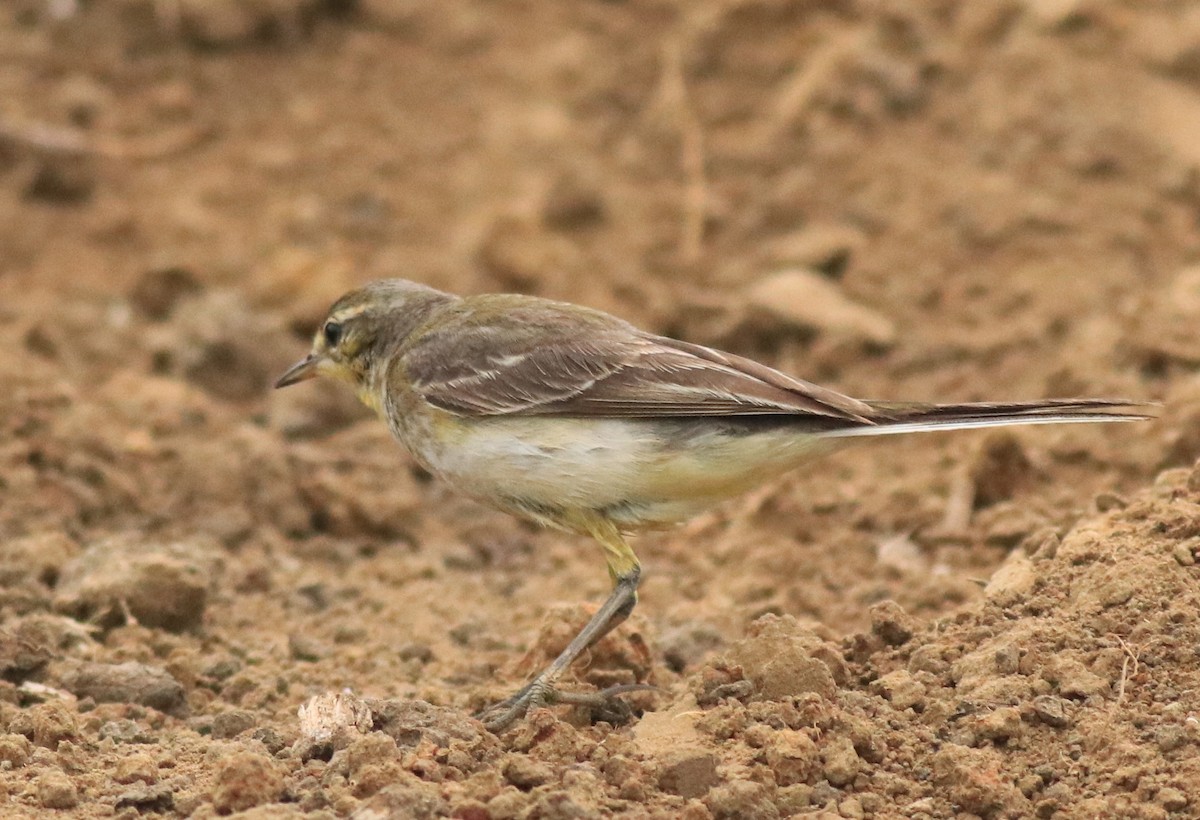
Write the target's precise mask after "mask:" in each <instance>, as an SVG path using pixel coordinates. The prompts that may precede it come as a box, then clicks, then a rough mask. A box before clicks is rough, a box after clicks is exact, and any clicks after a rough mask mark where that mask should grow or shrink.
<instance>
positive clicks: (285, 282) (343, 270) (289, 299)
mask: <svg viewBox="0 0 1200 820" xmlns="http://www.w3.org/2000/svg"><path fill="white" fill-rule="evenodd" d="M353 271H354V264H353V262H352V260H350V259H349V258H348V257H345V256H331V255H329V254H328V253H318V252H317V251H314V250H311V249H309V248H304V247H300V246H287V247H283V248H281V249H279V250H277V251H275V252H274V253H273V254H272V255H271V256H270V257H269V258H268V259H267V260H266V261H265V262H263V263H262V264H261V265H259V266H258V267H256V268H255V270H254V275H253V276H251V277H249V278H248V281H247V284H248V285H249V287H250V300H251V302H252V303H253V304H254V306H255V307H258V308H265V309H269V310H280V311H283V312H285V313H286V314H287V315H288V317H289V318H290V319H292V320H293V321H294V322H295V323H296V324H298V325H303V326H306V327H314V328H315V327H316V326H317V323H319V322H320V321H321V320H322V319H324V318H325V314H326V313H327V312H328V311H329V306H330V305H332V304H333V303H334V302H335V301H337V299H338V298H339V297H340V296H341V295H342V294H343V293H345V292H346V291H348V290H350V289H351V288H352V287H354V285H355V282H354V279H353V276H352V274H353Z"/></svg>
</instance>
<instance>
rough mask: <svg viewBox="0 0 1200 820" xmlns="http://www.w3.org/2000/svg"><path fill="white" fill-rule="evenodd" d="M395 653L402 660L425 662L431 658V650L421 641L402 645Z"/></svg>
mask: <svg viewBox="0 0 1200 820" xmlns="http://www.w3.org/2000/svg"><path fill="white" fill-rule="evenodd" d="M396 654H397V655H398V656H399V658H400V660H402V661H417V662H418V663H422V664H425V663H429V662H430V661H431V660H433V650H432V649H430V648H429V647H428V646H426V645H425V644H423V643H410V644H407V645H406V646H402V647H400V649H399V650H398V651H397V652H396Z"/></svg>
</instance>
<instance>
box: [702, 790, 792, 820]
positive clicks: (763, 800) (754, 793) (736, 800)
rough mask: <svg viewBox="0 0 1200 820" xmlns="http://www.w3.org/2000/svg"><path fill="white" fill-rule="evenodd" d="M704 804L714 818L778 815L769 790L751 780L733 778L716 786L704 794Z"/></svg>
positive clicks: (733, 819) (766, 819)
mask: <svg viewBox="0 0 1200 820" xmlns="http://www.w3.org/2000/svg"><path fill="white" fill-rule="evenodd" d="M704 805H705V806H707V807H708V810H709V811H710V812H712V816H713V818H714V820H738V818H743V817H754V818H761V819H762V820H772V818H777V817H779V809H777V808H776V807H775V802H774V800H773V796H772V794H771V790H770V789H768V788H767V786H766V785H764V784H762V783H756V782H754V781H753V780H734V781H732V782H730V783H723V784H722V785H720V786H717V787H716V788H714V789H712V790H711V791H709V793H708V794H707V795H705V797H704Z"/></svg>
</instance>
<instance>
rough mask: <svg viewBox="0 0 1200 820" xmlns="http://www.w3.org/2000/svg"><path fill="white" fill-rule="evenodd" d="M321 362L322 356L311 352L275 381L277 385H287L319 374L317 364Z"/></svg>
mask: <svg viewBox="0 0 1200 820" xmlns="http://www.w3.org/2000/svg"><path fill="white" fill-rule="evenodd" d="M320 363H321V357H320V356H318V355H317V354H315V353H309V354H308V355H307V356H305V357H304V358H303V359H301V360H300V361H298V362H296V363H295V364H294V365H292V366H291V367H289V368H288V369H287V372H286V373H284V374H283V375H282V376H280V377H279V381H277V382H275V387H277V388H279V387H287V386H288V385H289V384H295V383H296V382H302V381H304V380H306V379H311V378H313V377H314V376H316V375H317V366H318V365H319V364H320Z"/></svg>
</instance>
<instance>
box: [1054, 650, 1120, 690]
mask: <svg viewBox="0 0 1200 820" xmlns="http://www.w3.org/2000/svg"><path fill="white" fill-rule="evenodd" d="M1042 676H1043V677H1044V678H1045V679H1046V680H1047V681H1049V682H1050V683H1052V684H1055V685H1056V686H1057V687H1058V691H1059V693H1060V694H1061V695H1063V696H1064V697H1068V698H1090V697H1093V696H1097V695H1106V694H1108V692H1109V685H1108V681H1106V680H1105V679H1104V678H1102V677H1100V676H1099V675H1097V674H1096V673H1095V672H1092V671H1091V670H1090V669H1088V668H1087V667H1086V666H1084V665H1083V664H1082V663H1080V662H1079V661H1077V660H1075V659H1074V658H1064V657H1056V658H1052V659H1051V660H1050V662H1049V663H1047V664H1046V668H1045V669H1044V670H1043V672H1042Z"/></svg>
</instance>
